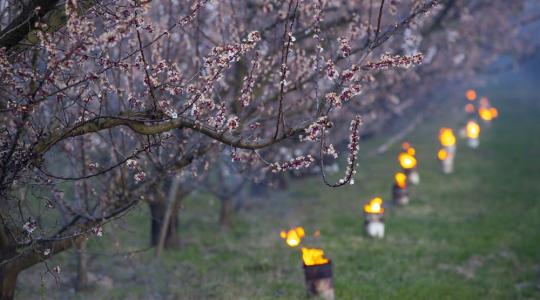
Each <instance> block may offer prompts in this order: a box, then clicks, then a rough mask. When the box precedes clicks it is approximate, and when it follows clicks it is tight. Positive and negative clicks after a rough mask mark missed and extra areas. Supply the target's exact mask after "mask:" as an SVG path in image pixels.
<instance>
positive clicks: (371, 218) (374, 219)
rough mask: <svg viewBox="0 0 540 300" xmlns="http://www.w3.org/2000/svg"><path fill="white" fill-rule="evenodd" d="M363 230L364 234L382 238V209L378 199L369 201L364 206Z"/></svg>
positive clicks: (381, 203)
mask: <svg viewBox="0 0 540 300" xmlns="http://www.w3.org/2000/svg"><path fill="white" fill-rule="evenodd" d="M364 215H365V216H366V220H365V221H364V230H365V232H366V234H367V235H368V236H370V237H374V238H383V237H384V218H383V216H384V208H383V201H382V199H381V198H380V197H375V198H373V199H371V200H370V201H369V202H368V203H366V204H365V205H364Z"/></svg>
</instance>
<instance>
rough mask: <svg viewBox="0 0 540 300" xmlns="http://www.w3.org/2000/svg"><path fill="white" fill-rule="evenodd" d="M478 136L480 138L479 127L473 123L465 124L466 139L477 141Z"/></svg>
mask: <svg viewBox="0 0 540 300" xmlns="http://www.w3.org/2000/svg"><path fill="white" fill-rule="evenodd" d="M478 136H480V126H479V125H478V124H477V123H476V122H475V121H469V122H468V123H467V137H468V138H470V139H477V138H478Z"/></svg>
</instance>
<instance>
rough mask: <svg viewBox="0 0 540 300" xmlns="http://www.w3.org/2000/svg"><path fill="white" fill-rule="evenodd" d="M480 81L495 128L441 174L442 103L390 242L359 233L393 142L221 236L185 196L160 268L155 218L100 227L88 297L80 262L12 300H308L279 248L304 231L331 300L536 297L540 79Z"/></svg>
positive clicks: (30, 275)
mask: <svg viewBox="0 0 540 300" xmlns="http://www.w3.org/2000/svg"><path fill="white" fill-rule="evenodd" d="M527 72H528V71H527V69H526V70H521V71H520V72H519V73H517V74H520V75H519V76H516V75H515V74H506V75H504V76H497V77H495V78H492V77H486V78H487V84H486V85H485V86H484V87H482V88H480V89H479V91H480V93H481V94H484V95H487V96H488V97H490V98H491V99H492V102H493V104H494V105H495V106H497V107H498V108H499V111H500V118H499V119H498V120H496V121H495V122H494V124H492V126H491V127H490V128H486V127H485V126H484V127H483V128H482V133H481V144H480V147H479V149H476V150H472V149H469V148H467V147H466V146H465V143H464V141H463V140H459V141H458V142H459V145H458V150H457V157H456V170H455V173H454V174H451V175H443V174H442V173H441V172H440V166H439V165H438V162H437V161H436V160H435V155H436V150H437V140H436V134H437V131H438V128H439V127H441V126H449V127H454V128H457V127H458V126H459V125H460V122H459V121H456V120H455V116H456V114H458V113H457V111H458V110H460V109H461V104H462V100H461V99H456V100H455V101H448V102H447V104H446V105H448V107H454V108H453V109H448V107H441V108H440V109H437V110H436V111H435V112H434V113H433V114H432V115H430V116H428V117H427V118H426V119H425V121H424V122H423V123H422V124H421V125H419V127H418V128H417V129H416V130H415V131H414V133H413V134H411V135H409V136H407V139H408V140H410V141H411V142H412V143H413V144H414V146H416V148H417V152H418V158H419V161H420V168H419V170H420V176H421V183H420V185H419V186H418V187H415V188H414V189H413V191H412V197H411V199H412V201H411V203H410V205H409V206H407V207H388V209H387V214H386V230H387V235H386V237H385V238H384V239H383V240H373V239H370V238H367V237H365V236H364V235H363V231H362V224H363V216H362V212H361V207H362V204H363V202H364V201H366V200H368V199H369V198H370V197H372V196H374V195H381V196H382V197H383V199H385V200H389V196H390V184H391V181H392V174H393V172H394V171H396V170H397V162H396V159H395V155H396V153H397V151H398V147H399V145H395V146H394V147H393V148H392V149H391V150H390V151H388V152H387V153H385V154H382V155H378V156H373V157H372V156H369V153H371V152H372V150H373V149H375V147H376V146H378V145H380V144H381V143H382V142H384V141H385V140H386V139H387V138H388V136H379V137H377V138H374V139H372V140H370V141H368V142H366V143H364V144H362V147H361V150H360V156H361V159H360V161H359V165H358V174H357V176H356V179H355V181H356V184H355V185H352V186H347V187H345V188H342V189H331V188H326V187H324V185H323V184H322V181H321V179H320V178H319V177H313V178H308V179H304V180H300V181H294V182H293V183H292V184H291V186H290V189H288V190H286V191H284V192H280V193H277V194H273V195H271V197H270V198H269V199H265V200H259V201H253V205H252V206H250V208H249V209H248V210H244V211H241V212H240V213H239V215H237V216H236V217H235V219H234V227H233V229H231V230H230V231H227V232H222V231H220V230H219V229H218V226H217V224H216V222H217V219H218V202H217V200H216V199H213V198H212V197H210V196H208V195H204V194H196V195H194V196H193V197H191V198H189V199H188V200H187V201H186V202H185V204H184V207H183V210H182V212H181V215H180V220H181V225H180V226H181V229H180V232H181V239H182V246H181V247H180V249H178V250H174V251H167V252H165V253H164V255H163V257H162V259H161V260H156V259H155V258H154V257H153V255H154V250H153V249H150V250H148V251H142V252H138V253H132V254H129V255H124V254H123V253H125V252H126V251H133V250H137V249H144V248H146V247H147V244H148V241H149V237H148V232H149V230H148V229H149V222H148V210H147V207H145V206H144V205H141V206H140V207H138V208H137V209H135V210H134V211H133V212H132V213H131V214H130V215H129V216H128V217H127V218H126V219H125V220H123V221H117V222H114V223H113V224H111V225H108V226H106V227H105V230H104V237H102V238H93V239H92V240H91V241H90V243H89V252H90V253H91V254H90V256H91V262H90V270H91V272H92V274H91V277H92V280H93V282H94V284H93V287H92V288H90V289H89V290H87V291H85V292H83V293H79V294H75V293H74V292H73V290H72V289H71V287H70V284H69V280H70V278H71V277H72V276H73V271H72V270H74V261H73V256H74V255H73V252H68V253H65V254H62V255H60V256H59V257H57V258H55V259H54V260H52V261H51V262H49V267H52V266H55V265H60V266H61V267H62V269H63V272H62V273H61V275H60V276H61V279H60V281H59V283H58V284H55V283H54V280H52V278H51V276H50V275H45V277H44V280H43V284H42V285H40V273H42V272H44V270H45V268H44V267H43V266H37V267H35V268H33V269H31V270H27V271H26V272H24V273H23V274H22V275H21V277H20V280H19V286H18V291H17V296H16V298H18V299H39V298H40V297H42V298H45V299H124V298H127V299H304V298H305V290H304V285H303V273H302V268H301V263H300V257H299V253H298V250H296V249H291V248H288V247H286V246H285V244H284V243H283V241H282V240H281V239H280V237H279V231H280V230H281V229H286V228H289V227H290V226H294V225H302V226H304V227H305V228H306V231H307V233H308V234H312V233H313V232H314V231H315V230H320V233H321V236H320V238H309V239H308V240H307V241H306V245H311V246H319V247H322V248H323V249H324V250H325V252H326V254H327V256H328V257H329V258H331V259H332V261H333V264H334V279H335V291H336V298H337V299H540V197H539V195H540V185H539V184H538V182H539V181H540V138H539V137H540V117H539V116H540V101H538V99H537V93H536V90H535V89H533V87H534V84H535V83H537V82H539V81H538V78H534V77H532V76H530V75H531V74H527Z"/></svg>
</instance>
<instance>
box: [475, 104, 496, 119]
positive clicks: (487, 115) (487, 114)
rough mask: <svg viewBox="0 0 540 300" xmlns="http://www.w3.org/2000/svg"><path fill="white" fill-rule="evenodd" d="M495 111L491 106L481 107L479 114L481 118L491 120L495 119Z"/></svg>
mask: <svg viewBox="0 0 540 300" xmlns="http://www.w3.org/2000/svg"><path fill="white" fill-rule="evenodd" d="M492 112H493V111H492V110H491V109H490V108H485V107H481V108H480V109H479V110H478V115H479V116H480V118H481V119H482V120H484V121H491V120H493V113H492Z"/></svg>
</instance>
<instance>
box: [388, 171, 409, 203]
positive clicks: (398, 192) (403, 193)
mask: <svg viewBox="0 0 540 300" xmlns="http://www.w3.org/2000/svg"><path fill="white" fill-rule="evenodd" d="M392 198H393V200H394V203H395V204H397V205H406V204H408V203H409V190H408V189H407V175H406V174H405V173H402V172H397V173H396V174H395V175H394V185H392Z"/></svg>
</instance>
